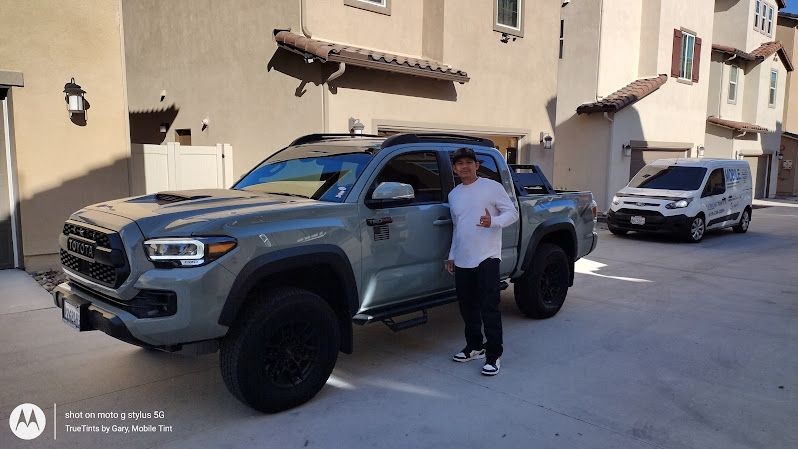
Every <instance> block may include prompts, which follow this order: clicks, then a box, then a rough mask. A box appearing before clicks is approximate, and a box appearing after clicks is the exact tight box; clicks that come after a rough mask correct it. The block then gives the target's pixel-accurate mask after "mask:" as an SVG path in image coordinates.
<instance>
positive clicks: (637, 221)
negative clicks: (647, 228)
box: [630, 215, 646, 225]
mask: <svg viewBox="0 0 798 449" xmlns="http://www.w3.org/2000/svg"><path fill="white" fill-rule="evenodd" d="M630 222H631V223H632V224H633V225H644V224H646V217H641V216H640V215H634V216H632V218H631V219H630Z"/></svg>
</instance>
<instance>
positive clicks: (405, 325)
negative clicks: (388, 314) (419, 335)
mask: <svg viewBox="0 0 798 449" xmlns="http://www.w3.org/2000/svg"><path fill="white" fill-rule="evenodd" d="M427 318H428V316H427V309H424V310H422V311H421V316H417V317H415V318H410V319H409V320H404V321H399V322H398V323H397V322H396V321H394V319H393V318H386V319H384V320H382V322H383V324H385V325H386V326H388V328H389V329H391V330H392V331H394V332H399V331H403V330H405V329H410V328H411V327H416V326H421V325H422V324H427Z"/></svg>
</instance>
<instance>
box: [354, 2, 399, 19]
mask: <svg viewBox="0 0 798 449" xmlns="http://www.w3.org/2000/svg"><path fill="white" fill-rule="evenodd" d="M344 4H345V5H347V6H352V7H355V8H359V9H365V10H367V11H372V12H376V13H380V14H385V15H388V16H390V15H391V0H344Z"/></svg>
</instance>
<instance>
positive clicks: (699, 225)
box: [683, 214, 707, 243]
mask: <svg viewBox="0 0 798 449" xmlns="http://www.w3.org/2000/svg"><path fill="white" fill-rule="evenodd" d="M706 233H707V222H706V220H705V219H704V214H698V215H696V216H695V217H693V219H692V220H690V221H689V222H688V223H687V229H686V230H685V231H684V235H683V237H684V239H685V240H686V241H688V242H690V243H698V242H700V241H701V240H702V239H703V238H704V234H706Z"/></svg>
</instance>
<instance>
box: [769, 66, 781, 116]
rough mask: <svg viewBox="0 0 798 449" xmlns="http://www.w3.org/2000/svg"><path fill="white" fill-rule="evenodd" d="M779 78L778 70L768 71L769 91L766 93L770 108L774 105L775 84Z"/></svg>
mask: <svg viewBox="0 0 798 449" xmlns="http://www.w3.org/2000/svg"><path fill="white" fill-rule="evenodd" d="M778 80H779V72H778V71H777V70H771V71H770V89H769V90H770V92H769V94H768V106H770V107H771V108H775V107H776V85H777V83H778Z"/></svg>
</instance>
